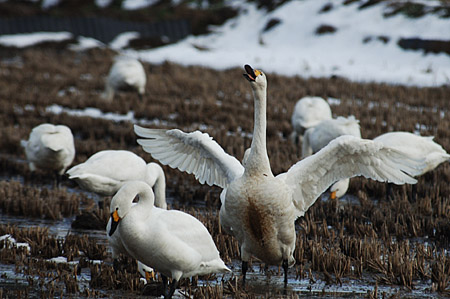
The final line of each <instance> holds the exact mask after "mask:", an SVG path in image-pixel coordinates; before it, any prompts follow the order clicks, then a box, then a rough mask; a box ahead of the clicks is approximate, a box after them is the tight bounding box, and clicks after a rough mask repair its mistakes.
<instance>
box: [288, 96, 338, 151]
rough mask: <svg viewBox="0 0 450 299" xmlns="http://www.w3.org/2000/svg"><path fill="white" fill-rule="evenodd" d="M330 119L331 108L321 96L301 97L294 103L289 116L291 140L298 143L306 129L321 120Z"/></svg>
mask: <svg viewBox="0 0 450 299" xmlns="http://www.w3.org/2000/svg"><path fill="white" fill-rule="evenodd" d="M326 119H331V108H330V105H329V104H328V102H327V101H325V100H324V99H323V98H321V97H303V98H301V99H300V100H298V102H297V103H296V104H295V107H294V112H293V113H292V117H291V124H292V129H293V131H292V134H291V136H290V137H291V140H292V141H293V142H295V144H298V142H299V138H301V136H302V135H303V133H304V132H305V130H306V129H308V128H311V127H314V126H315V125H317V124H318V123H320V122H321V121H323V120H326Z"/></svg>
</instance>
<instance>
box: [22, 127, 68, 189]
mask: <svg viewBox="0 0 450 299" xmlns="http://www.w3.org/2000/svg"><path fill="white" fill-rule="evenodd" d="M21 145H22V147H24V148H25V154H26V156H27V160H28V163H29V166H30V170H31V171H35V170H36V168H40V169H46V170H51V171H55V172H56V173H57V181H59V176H61V175H62V174H63V173H64V171H65V170H66V169H67V167H68V166H69V165H70V164H72V162H73V159H74V158H75V145H74V141H73V135H72V131H71V130H70V128H69V127H67V126H64V125H52V124H41V125H39V126H37V127H35V128H33V130H32V131H31V133H30V136H29V138H28V140H21Z"/></svg>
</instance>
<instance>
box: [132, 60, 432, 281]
mask: <svg viewBox="0 0 450 299" xmlns="http://www.w3.org/2000/svg"><path fill="white" fill-rule="evenodd" d="M245 69H246V72H247V74H245V76H246V78H247V79H248V80H249V81H250V85H251V87H252V89H253V94H254V102H255V114H254V117H255V123H254V131H253V140H252V144H251V149H250V153H249V154H248V156H246V157H245V158H244V166H242V165H241V163H239V161H238V160H237V159H235V158H234V157H232V156H230V155H228V154H226V153H225V152H224V151H223V149H222V148H221V147H220V146H219V145H218V144H217V143H216V142H215V141H214V140H212V138H210V137H209V136H208V134H205V133H200V132H194V133H184V132H182V131H180V130H163V129H145V128H141V127H139V126H135V132H136V134H137V135H139V136H141V137H145V138H148V139H138V143H139V144H140V145H142V147H143V149H144V150H145V151H146V152H149V153H150V154H152V156H153V157H154V158H156V159H158V160H159V161H160V162H161V163H163V164H168V165H170V166H171V167H173V168H179V169H181V170H184V171H189V172H190V173H193V174H194V175H195V177H196V178H197V179H198V180H199V181H201V182H206V183H208V184H214V185H217V186H220V187H222V188H224V190H223V192H222V194H221V200H222V206H221V209H220V221H221V225H222V227H223V228H224V229H225V230H226V231H227V232H229V233H231V234H233V235H234V236H235V237H236V238H237V240H238V241H239V244H240V246H241V259H242V261H243V263H242V266H243V267H242V269H243V274H244V281H245V272H246V267H247V262H248V261H249V259H250V257H251V256H252V255H253V256H255V257H257V258H259V259H260V260H262V261H263V262H265V263H266V264H275V265H279V264H283V268H284V269H285V284H287V268H288V266H292V265H293V264H294V263H295V260H294V257H293V252H294V248H295V236H296V234H295V225H294V222H295V220H296V219H297V218H298V217H300V216H303V215H304V214H305V212H306V211H307V210H308V208H309V207H310V206H311V205H312V204H313V203H314V202H315V200H316V199H317V198H318V196H319V195H320V194H321V193H322V192H324V191H325V190H326V189H327V188H328V187H329V186H330V185H331V184H333V183H334V182H336V181H337V180H340V179H344V178H348V177H353V176H356V175H363V176H365V177H368V178H372V179H375V180H379V181H390V182H393V183H396V184H403V183H405V182H406V183H415V182H416V180H414V179H413V178H411V177H410V176H409V175H407V174H406V173H408V174H410V175H415V174H417V173H419V172H420V170H421V168H423V162H422V161H416V160H414V159H412V158H410V157H408V155H407V154H406V153H403V152H400V151H398V150H395V149H390V148H388V147H385V146H384V145H383V144H382V143H377V142H374V141H371V140H364V139H360V138H356V137H353V136H342V137H339V138H338V139H336V140H334V141H332V142H331V143H330V144H329V145H328V146H326V147H324V148H323V149H322V150H320V151H319V152H318V153H316V154H315V155H313V156H310V157H307V158H305V159H303V160H301V161H299V162H298V163H296V164H295V165H293V166H292V167H291V168H290V169H289V170H288V171H287V172H286V173H282V174H279V175H277V176H274V175H273V174H272V171H271V169H270V163H269V158H268V155H267V149H266V101H267V100H266V87H267V81H266V76H265V75H264V73H262V72H261V71H258V70H253V69H252V68H251V67H250V66H248V65H246V66H245ZM199 137H201V138H199ZM405 172H406V173H405Z"/></svg>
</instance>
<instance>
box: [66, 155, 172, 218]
mask: <svg viewBox="0 0 450 299" xmlns="http://www.w3.org/2000/svg"><path fill="white" fill-rule="evenodd" d="M67 175H68V176H69V179H71V180H74V181H76V182H77V183H78V185H80V187H81V188H83V189H85V190H87V191H90V192H95V193H97V194H100V195H104V196H112V195H114V194H115V193H116V192H117V191H118V190H119V189H120V187H122V186H123V184H125V183H126V182H127V181H144V182H146V183H147V184H148V185H149V186H150V187H152V188H153V191H154V192H155V203H156V206H157V207H160V208H163V209H166V208H167V203H166V178H165V175H164V171H163V169H162V168H161V166H159V165H158V164H157V163H153V162H151V163H148V164H147V163H146V162H145V161H144V159H142V158H141V157H139V156H138V155H136V154H135V153H133V152H130V151H124V150H105V151H100V152H98V153H95V154H94V155H92V156H91V157H90V158H89V159H87V160H86V161H85V162H84V163H81V164H78V165H76V166H74V167H72V168H70V169H69V170H68V171H67Z"/></svg>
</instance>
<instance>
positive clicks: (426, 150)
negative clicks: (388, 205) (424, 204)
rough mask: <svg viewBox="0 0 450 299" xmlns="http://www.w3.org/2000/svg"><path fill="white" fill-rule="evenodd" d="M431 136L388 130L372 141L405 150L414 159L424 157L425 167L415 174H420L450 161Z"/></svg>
mask: <svg viewBox="0 0 450 299" xmlns="http://www.w3.org/2000/svg"><path fill="white" fill-rule="evenodd" d="M433 138H434V137H433V136H420V135H416V134H413V133H409V132H389V133H385V134H382V135H380V136H378V137H376V138H374V141H378V142H381V143H383V144H384V145H386V146H389V147H392V148H396V149H398V150H401V151H403V152H407V153H408V154H409V155H411V156H412V157H415V158H416V159H425V164H426V166H425V168H424V169H423V170H422V172H420V173H418V174H417V175H416V176H420V175H423V174H425V173H427V172H429V171H431V170H433V169H435V168H436V167H437V166H439V164H441V163H443V162H445V161H450V155H449V154H448V153H447V152H446V151H445V150H444V149H443V148H442V146H441V145H440V144H438V143H436V142H435V141H433ZM389 193H390V190H389V191H387V192H386V196H389ZM412 197H413V200H415V197H416V186H415V185H413V189H412Z"/></svg>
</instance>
